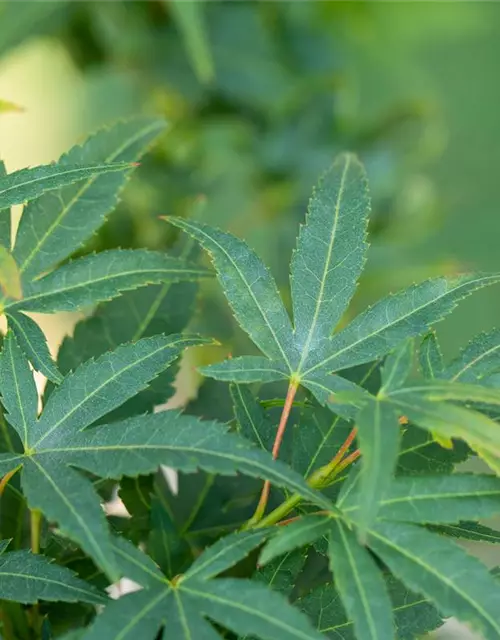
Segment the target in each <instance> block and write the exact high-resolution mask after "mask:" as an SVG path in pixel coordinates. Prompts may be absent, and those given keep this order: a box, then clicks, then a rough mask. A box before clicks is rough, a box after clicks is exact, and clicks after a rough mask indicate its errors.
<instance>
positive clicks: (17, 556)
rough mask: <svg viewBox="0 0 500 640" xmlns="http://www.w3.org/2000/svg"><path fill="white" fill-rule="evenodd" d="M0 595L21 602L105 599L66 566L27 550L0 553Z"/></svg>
mask: <svg viewBox="0 0 500 640" xmlns="http://www.w3.org/2000/svg"><path fill="white" fill-rule="evenodd" d="M0 598H2V600H14V601H15V602H23V603H25V604H28V603H30V604H31V603H35V602H38V601H39V600H50V601H58V600H59V601H63V602H89V603H92V604H104V603H106V600H107V598H106V596H105V595H104V594H101V593H100V592H99V591H98V590H97V589H95V588H94V587H92V586H91V585H90V584H87V583H86V582H84V581H83V580H80V579H79V578H77V577H76V575H75V574H74V573H73V572H72V571H70V570H69V569H66V568H65V567H59V566H57V565H56V564H53V563H51V562H50V561H48V560H47V559H46V558H45V557H43V556H39V555H34V554H32V553H31V552H30V551H12V552H10V553H2V555H0Z"/></svg>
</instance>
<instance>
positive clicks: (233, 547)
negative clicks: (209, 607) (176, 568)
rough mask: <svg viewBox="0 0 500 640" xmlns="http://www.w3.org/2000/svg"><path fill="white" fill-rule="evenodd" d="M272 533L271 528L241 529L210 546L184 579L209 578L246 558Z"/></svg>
mask: <svg viewBox="0 0 500 640" xmlns="http://www.w3.org/2000/svg"><path fill="white" fill-rule="evenodd" d="M270 534H271V531H270V530H269V529H255V530H253V531H239V532H236V533H233V534H232V535H229V536H225V537H224V538H221V539H220V540H218V541H217V542H216V543H215V544H213V545H212V546H211V547H208V549H206V551H205V552H204V553H202V554H201V556H199V557H198V558H197V559H196V560H195V561H194V562H193V564H192V565H191V566H190V568H189V570H188V571H187V572H186V573H185V574H184V579H186V578H190V579H192V578H193V577H194V578H196V580H208V579H209V578H213V577H214V576H216V575H218V574H219V573H222V572H223V571H225V570H226V569H229V568H230V567H233V566H234V565H235V564H237V563H238V562H240V560H243V559H244V558H246V556H247V555H248V554H249V553H250V552H251V551H253V550H254V549H256V548H257V547H258V546H260V545H261V544H262V543H263V542H264V540H265V539H266V538H267V537H268V536H269V535H270Z"/></svg>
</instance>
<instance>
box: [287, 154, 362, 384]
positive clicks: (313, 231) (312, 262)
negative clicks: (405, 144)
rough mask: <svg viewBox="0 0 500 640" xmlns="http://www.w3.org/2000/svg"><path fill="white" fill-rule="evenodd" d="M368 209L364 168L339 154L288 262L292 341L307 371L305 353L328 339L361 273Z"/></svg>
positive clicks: (316, 193) (317, 192) (321, 184)
mask: <svg viewBox="0 0 500 640" xmlns="http://www.w3.org/2000/svg"><path fill="white" fill-rule="evenodd" d="M369 211H370V199H369V195H368V185H367V180H366V175H365V172H364V169H363V167H362V165H361V164H360V162H359V161H358V160H357V159H356V157H355V156H353V155H351V154H343V155H340V156H338V158H337V159H336V160H335V163H334V164H333V166H332V167H331V168H330V169H329V171H327V172H326V173H325V174H323V176H322V177H321V178H320V181H319V183H318V185H317V186H316V188H315V190H314V191H313V195H312V197H311V200H310V202H309V208H308V214H307V217H306V224H305V225H304V226H302V227H301V229H300V233H299V238H298V242H297V249H296V251H295V252H294V254H293V258H292V263H291V278H290V283H291V290H292V300H293V315H294V322H295V342H296V347H297V349H298V350H299V351H300V354H301V358H300V362H299V365H298V372H299V373H300V372H301V371H303V370H304V369H307V367H308V363H309V354H310V353H311V352H313V351H315V350H316V349H318V348H319V347H320V346H323V345H324V343H325V342H326V341H327V340H328V338H329V337H330V335H331V333H332V331H333V329H334V328H335V326H336V324H337V323H338V321H339V320H340V317H341V315H342V313H343V312H344V310H345V308H346V307H347V305H348V304H349V301H350V299H351V297H352V295H353V294H354V291H355V290H356V284H357V280H358V278H359V276H360V274H361V271H362V269H363V265H364V262H365V253H366V249H367V244H366V241H365V237H366V226H367V220H368V213H369Z"/></svg>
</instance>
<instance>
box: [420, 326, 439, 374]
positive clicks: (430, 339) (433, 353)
mask: <svg viewBox="0 0 500 640" xmlns="http://www.w3.org/2000/svg"><path fill="white" fill-rule="evenodd" d="M418 358H419V363H420V369H421V370H422V373H423V375H424V378H426V379H428V380H432V379H433V378H438V377H440V375H441V372H442V371H443V368H444V363H443V354H442V353H441V348H440V346H439V342H438V339H437V336H436V334H435V332H434V331H430V332H429V333H428V334H427V335H426V336H425V337H424V339H423V340H422V343H421V344H420V349H419V354H418Z"/></svg>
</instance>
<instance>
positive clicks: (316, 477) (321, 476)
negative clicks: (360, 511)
mask: <svg viewBox="0 0 500 640" xmlns="http://www.w3.org/2000/svg"><path fill="white" fill-rule="evenodd" d="M355 437H356V427H354V429H353V430H352V431H351V433H350V434H349V435H348V436H347V438H346V441H345V442H344V444H343V445H342V446H341V447H340V449H339V450H338V451H337V453H336V454H335V456H334V457H333V458H332V459H331V460H330V462H329V463H328V464H326V465H324V466H323V467H320V468H319V469H317V470H316V471H315V472H314V473H313V474H312V476H311V477H310V478H309V479H308V481H307V484H308V485H309V486H310V487H312V488H313V489H321V488H322V487H325V486H328V485H329V484H331V483H332V480H333V479H334V478H336V477H337V476H338V475H339V474H340V473H341V472H342V471H343V470H344V469H345V468H346V467H348V466H349V465H350V464H352V463H353V462H354V461H355V460H357V459H358V458H359V456H360V455H361V452H360V451H359V449H357V450H356V451H354V452H353V453H351V454H350V455H348V456H347V457H346V458H344V459H341V457H342V456H343V454H344V453H345V452H346V451H347V450H348V449H349V447H350V445H351V443H352V441H353V440H354V438H355ZM301 501H302V496H301V495H300V494H298V493H295V494H294V495H293V496H290V498H288V500H285V502H282V503H281V504H280V505H279V506H278V507H276V509H274V511H271V513H269V514H268V515H267V516H266V517H265V518H262V519H261V518H259V520H256V521H254V519H255V516H254V517H253V518H252V520H250V521H249V523H248V527H249V528H250V527H252V526H253V527H259V528H260V527H268V526H270V525H273V524H276V523H278V522H280V520H283V518H285V516H287V515H288V514H289V513H290V511H292V509H294V508H295V507H296V506H297V505H298V504H299V502H301Z"/></svg>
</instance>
